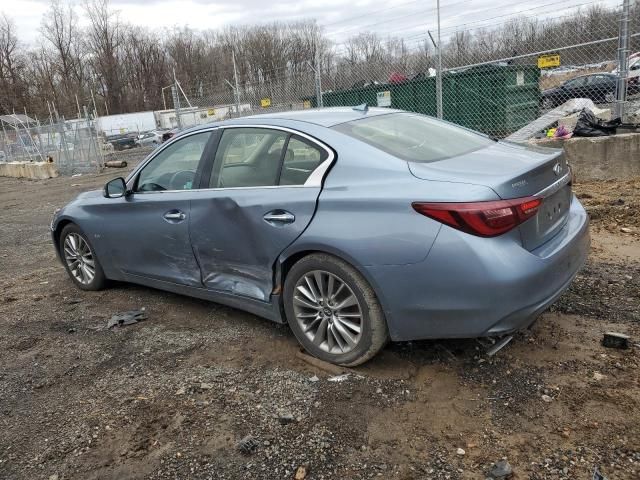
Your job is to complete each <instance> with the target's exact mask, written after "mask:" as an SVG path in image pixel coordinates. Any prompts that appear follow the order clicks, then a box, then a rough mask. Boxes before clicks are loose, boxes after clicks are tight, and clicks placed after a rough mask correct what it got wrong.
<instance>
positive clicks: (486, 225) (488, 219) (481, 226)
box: [412, 197, 542, 237]
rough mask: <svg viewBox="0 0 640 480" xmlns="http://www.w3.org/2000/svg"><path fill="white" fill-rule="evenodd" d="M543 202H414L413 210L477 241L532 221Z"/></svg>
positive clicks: (537, 200)
mask: <svg viewBox="0 0 640 480" xmlns="http://www.w3.org/2000/svg"><path fill="white" fill-rule="evenodd" d="M541 204H542V199H541V198H537V197H525V198H514V199H513V200H498V201H491V202H473V203H422V202H414V203H413V204H412V206H413V209H414V210H415V211H416V212H418V213H421V214H422V215H425V216H427V217H429V218H433V219H434V220H438V221H439V222H442V223H444V224H446V225H449V226H450V227H453V228H457V229H458V230H462V231H463V232H467V233H470V234H472V235H478V236H479V237H495V236H497V235H502V234H503V233H505V232H508V231H509V230H511V229H513V228H515V227H517V226H518V225H520V224H521V223H522V222H524V221H525V220H527V219H529V218H531V217H533V216H534V215H535V214H536V213H537V211H538V208H540V205H541Z"/></svg>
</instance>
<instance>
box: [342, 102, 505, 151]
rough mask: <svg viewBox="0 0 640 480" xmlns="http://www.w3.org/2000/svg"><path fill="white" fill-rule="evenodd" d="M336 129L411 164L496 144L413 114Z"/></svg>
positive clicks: (344, 124) (347, 124) (371, 119)
mask: <svg viewBox="0 0 640 480" xmlns="http://www.w3.org/2000/svg"><path fill="white" fill-rule="evenodd" d="M333 128H334V129H335V130H338V131H340V132H342V133H345V134H347V135H349V136H351V137H353V138H357V139H358V140H362V141H363V142H365V143H368V144H369V145H372V146H374V147H376V148H379V149H380V150H383V151H385V152H387V153H390V154H391V155H394V156H396V157H398V158H401V159H403V160H407V161H409V162H421V163H429V162H435V161H437V160H443V159H445V158H451V157H456V156H458V155H464V154H465V153H469V152H473V151H474V150H479V149H481V148H485V147H488V146H489V145H492V144H493V143H494V142H493V140H491V139H489V138H487V137H484V136H482V135H479V134H477V133H474V132H472V131H470V130H466V129H464V128H460V127H457V126H455V125H452V124H450V123H447V122H442V121H440V120H437V119H435V118H431V117H427V116H424V115H418V114H413V113H392V114H389V115H378V116H375V117H369V118H364V119H360V120H353V121H351V122H347V123H341V124H340V125H336V126H335V127H333Z"/></svg>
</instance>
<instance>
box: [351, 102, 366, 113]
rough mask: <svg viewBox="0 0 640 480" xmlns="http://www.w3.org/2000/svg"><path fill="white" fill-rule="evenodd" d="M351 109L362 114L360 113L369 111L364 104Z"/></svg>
mask: <svg viewBox="0 0 640 480" xmlns="http://www.w3.org/2000/svg"><path fill="white" fill-rule="evenodd" d="M353 109H354V110H355V111H356V112H362V113H367V112H368V111H369V105H367V104H366V103H363V104H361V105H358V106H356V107H353Z"/></svg>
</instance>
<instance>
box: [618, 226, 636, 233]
mask: <svg viewBox="0 0 640 480" xmlns="http://www.w3.org/2000/svg"><path fill="white" fill-rule="evenodd" d="M620 231H621V232H622V233H633V230H631V229H630V228H627V227H620Z"/></svg>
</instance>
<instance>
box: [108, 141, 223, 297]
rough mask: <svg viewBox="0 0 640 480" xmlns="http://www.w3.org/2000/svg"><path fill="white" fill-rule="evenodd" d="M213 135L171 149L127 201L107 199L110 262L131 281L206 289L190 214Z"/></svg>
mask: <svg viewBox="0 0 640 480" xmlns="http://www.w3.org/2000/svg"><path fill="white" fill-rule="evenodd" d="M211 135H212V133H211V131H206V132H202V131H200V132H197V133H194V134H187V135H186V136H183V137H181V138H180V139H178V140H176V141H174V142H173V143H171V144H169V145H167V146H166V147H165V148H163V149H162V150H160V151H159V152H158V153H157V154H156V155H155V156H154V157H152V158H151V160H150V161H149V162H148V163H147V164H146V165H144V166H143V167H142V169H140V171H139V172H138V173H137V174H136V175H135V177H134V178H133V179H132V181H130V182H129V188H130V191H129V192H127V194H126V195H125V196H124V197H122V198H117V199H109V200H108V201H107V202H108V211H106V212H105V215H102V216H101V219H102V221H103V222H104V225H105V226H106V228H105V229H104V230H105V231H106V235H108V236H109V237H110V238H109V242H108V244H109V245H110V254H111V258H112V261H113V263H114V265H115V266H116V267H117V268H118V269H119V270H120V271H121V272H122V274H123V275H125V276H128V277H129V280H132V281H136V277H138V278H139V277H143V278H149V279H153V280H159V281H165V282H171V283H176V284H181V285H188V286H196V287H201V286H202V284H201V281H200V269H199V267H198V264H197V262H196V260H195V257H194V255H193V250H192V249H191V243H190V241H189V211H190V195H191V194H192V193H191V190H192V189H193V188H194V185H195V183H196V181H197V179H198V175H199V166H200V161H201V158H202V156H203V152H204V150H205V147H206V145H207V142H208V141H209V139H210V138H211ZM131 277H134V278H131Z"/></svg>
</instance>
